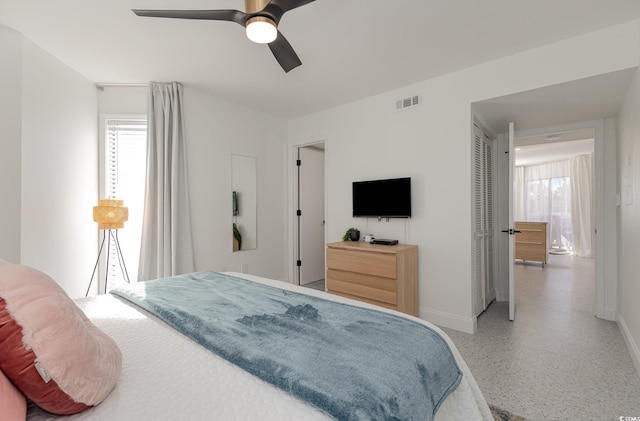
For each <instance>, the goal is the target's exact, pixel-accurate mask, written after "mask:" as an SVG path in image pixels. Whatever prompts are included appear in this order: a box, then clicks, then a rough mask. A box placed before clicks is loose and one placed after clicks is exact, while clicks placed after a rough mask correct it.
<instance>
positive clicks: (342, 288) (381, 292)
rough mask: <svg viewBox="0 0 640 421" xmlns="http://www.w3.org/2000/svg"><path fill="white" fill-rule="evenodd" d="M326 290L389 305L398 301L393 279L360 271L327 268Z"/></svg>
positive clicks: (393, 304)
mask: <svg viewBox="0 0 640 421" xmlns="http://www.w3.org/2000/svg"><path fill="white" fill-rule="evenodd" d="M327 290H328V291H329V292H332V293H338V294H341V295H345V296H350V297H361V298H367V299H368V300H371V301H375V302H380V303H387V304H389V305H391V306H395V305H396V304H397V303H398V299H397V286H396V281H395V280H391V279H388V278H380V277H377V276H371V275H367V274H362V273H355V272H344V271H341V270H336V269H328V270H327Z"/></svg>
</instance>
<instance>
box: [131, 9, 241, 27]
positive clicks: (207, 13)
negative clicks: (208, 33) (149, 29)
mask: <svg viewBox="0 0 640 421" xmlns="http://www.w3.org/2000/svg"><path fill="white" fill-rule="evenodd" d="M132 12H133V13H135V14H136V15H138V16H148V17H153V18H174V19H202V20H227V21H231V22H236V23H239V24H240V25H243V26H244V25H245V23H246V22H247V14H246V13H244V12H241V11H240V10H233V9H227V10H140V9H134V10H132Z"/></svg>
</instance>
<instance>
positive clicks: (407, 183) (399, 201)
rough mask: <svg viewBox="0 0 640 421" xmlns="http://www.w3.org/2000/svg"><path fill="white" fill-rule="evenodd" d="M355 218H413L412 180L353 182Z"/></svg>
mask: <svg viewBox="0 0 640 421" xmlns="http://www.w3.org/2000/svg"><path fill="white" fill-rule="evenodd" d="M353 216H354V217H377V218H410V217H411V178H410V177H405V178H392V179H388V180H370V181H354V182H353Z"/></svg>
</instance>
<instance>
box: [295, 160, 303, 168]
mask: <svg viewBox="0 0 640 421" xmlns="http://www.w3.org/2000/svg"><path fill="white" fill-rule="evenodd" d="M300 165H302V161H301V160H299V159H298V160H296V166H298V167H299V166H300Z"/></svg>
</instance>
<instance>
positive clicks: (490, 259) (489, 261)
mask: <svg viewBox="0 0 640 421" xmlns="http://www.w3.org/2000/svg"><path fill="white" fill-rule="evenodd" d="M483 145H484V146H483V147H484V149H483V151H484V154H483V157H482V163H483V168H484V173H483V183H484V198H485V203H484V209H485V211H484V260H485V283H484V284H485V288H484V306H483V307H484V308H487V306H488V305H489V303H491V301H493V300H494V299H495V298H496V291H495V285H494V282H495V273H494V270H495V264H494V258H495V253H494V244H495V243H494V240H495V231H494V221H495V219H494V217H495V216H494V212H493V207H494V197H493V168H494V165H493V163H494V156H493V140H492V139H491V138H489V136H487V134H486V133H485V134H484V138H483Z"/></svg>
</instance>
